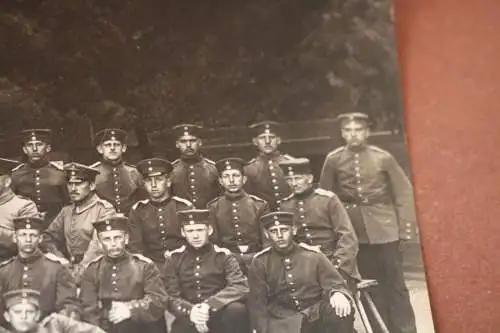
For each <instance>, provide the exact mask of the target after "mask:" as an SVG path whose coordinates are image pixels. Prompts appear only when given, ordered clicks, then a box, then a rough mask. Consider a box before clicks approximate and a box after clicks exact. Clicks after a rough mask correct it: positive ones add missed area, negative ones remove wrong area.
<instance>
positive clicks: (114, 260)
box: [106, 251, 130, 265]
mask: <svg viewBox="0 0 500 333" xmlns="http://www.w3.org/2000/svg"><path fill="white" fill-rule="evenodd" d="M128 258H130V252H128V251H125V252H124V253H123V255H121V256H119V257H116V258H111V257H110V256H106V260H107V261H108V262H110V263H111V264H113V265H116V264H119V263H121V262H124V261H125V260H127V259H128Z"/></svg>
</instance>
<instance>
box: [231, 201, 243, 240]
mask: <svg viewBox="0 0 500 333" xmlns="http://www.w3.org/2000/svg"><path fill="white" fill-rule="evenodd" d="M232 207H233V209H232V217H233V227H234V230H235V231H236V236H237V238H236V239H237V240H238V241H240V242H241V241H242V238H241V235H242V234H241V231H240V224H239V223H240V222H239V219H240V217H239V216H238V204H237V203H236V202H233V203H232Z"/></svg>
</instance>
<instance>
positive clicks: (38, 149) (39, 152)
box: [23, 140, 52, 162]
mask: <svg viewBox="0 0 500 333" xmlns="http://www.w3.org/2000/svg"><path fill="white" fill-rule="evenodd" d="M51 149H52V148H51V146H50V145H49V144H48V143H47V142H43V141H40V140H33V141H27V142H25V143H24V145H23V152H24V153H25V154H26V156H28V160H29V161H30V162H37V161H40V160H41V159H43V158H44V157H45V156H46V155H47V153H49V152H50V150H51Z"/></svg>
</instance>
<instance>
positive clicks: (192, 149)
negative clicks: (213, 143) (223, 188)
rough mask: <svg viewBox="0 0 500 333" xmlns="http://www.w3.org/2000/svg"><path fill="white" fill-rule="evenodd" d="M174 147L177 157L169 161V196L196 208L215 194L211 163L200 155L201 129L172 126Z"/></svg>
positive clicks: (217, 192) (215, 187) (213, 165)
mask: <svg viewBox="0 0 500 333" xmlns="http://www.w3.org/2000/svg"><path fill="white" fill-rule="evenodd" d="M173 130H174V132H175V134H176V137H177V140H176V142H175V146H176V147H177V148H178V149H179V151H180V153H181V156H180V158H179V159H177V160H175V161H174V162H173V166H174V170H173V171H172V176H171V179H172V193H173V194H174V195H176V196H178V197H181V198H185V199H187V200H189V201H190V202H192V203H193V205H194V206H195V207H197V208H200V209H205V208H206V205H207V203H208V202H209V201H210V200H212V199H213V198H215V197H216V196H217V195H218V194H219V186H218V185H219V184H218V182H217V169H216V168H215V163H214V162H213V161H211V160H209V159H207V158H205V157H203V155H202V154H201V152H200V148H201V146H202V141H201V138H200V134H201V130H202V127H201V126H197V125H190V124H181V125H177V126H174V127H173Z"/></svg>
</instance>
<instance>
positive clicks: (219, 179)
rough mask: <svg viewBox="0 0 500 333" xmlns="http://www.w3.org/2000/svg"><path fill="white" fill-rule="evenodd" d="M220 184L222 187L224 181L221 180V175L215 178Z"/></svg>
mask: <svg viewBox="0 0 500 333" xmlns="http://www.w3.org/2000/svg"><path fill="white" fill-rule="evenodd" d="M217 179H218V181H219V184H220V186H222V187H224V183H223V182H222V177H219V178H217Z"/></svg>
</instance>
